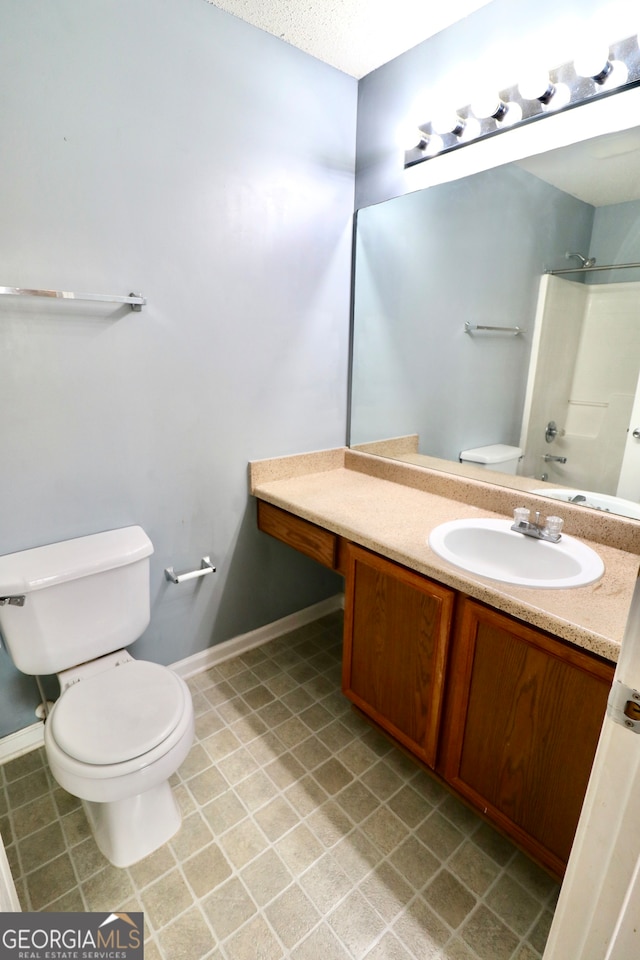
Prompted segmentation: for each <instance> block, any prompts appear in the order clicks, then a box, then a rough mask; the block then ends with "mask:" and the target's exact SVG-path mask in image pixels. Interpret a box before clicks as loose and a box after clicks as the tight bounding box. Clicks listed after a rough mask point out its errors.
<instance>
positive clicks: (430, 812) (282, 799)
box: [0, 614, 558, 960]
mask: <svg viewBox="0 0 640 960" xmlns="http://www.w3.org/2000/svg"><path fill="white" fill-rule="evenodd" d="M341 624H342V619H341V614H332V615H330V616H328V617H324V618H323V619H322V620H319V621H317V622H316V623H314V624H311V625H309V626H306V627H303V628H300V629H298V630H295V631H293V632H290V633H288V634H286V635H283V636H282V637H279V638H278V639H276V640H273V641H271V642H269V643H267V644H265V645H263V646H262V647H259V648H257V649H255V650H252V651H249V652H247V653H245V654H243V655H241V656H237V657H235V658H234V659H231V660H228V661H226V662H223V663H220V664H219V665H217V666H215V667H213V668H212V669H210V670H208V671H207V672H206V673H202V674H199V675H198V676H197V677H195V678H193V679H192V680H191V681H189V682H190V685H191V689H192V692H193V697H194V705H195V709H196V715H197V734H196V737H197V739H196V741H195V743H194V746H193V748H192V750H191V752H190V754H189V756H188V757H187V759H186V761H185V763H184V764H183V766H182V767H181V769H180V770H179V772H178V774H177V775H176V776H175V778H174V780H173V786H174V789H175V792H176V795H177V798H178V800H179V803H180V805H181V808H182V811H183V817H184V821H183V826H182V828H181V830H180V832H179V833H178V834H177V835H176V836H175V837H174V838H173V840H172V841H171V842H170V843H168V844H166V845H165V846H164V847H162V848H161V849H160V850H159V851H157V852H156V853H155V854H152V855H151V856H150V857H148V858H147V859H146V860H144V861H142V862H141V863H138V864H135V865H134V866H132V867H130V868H129V869H126V870H118V869H116V868H115V867H112V866H111V865H110V864H108V863H107V861H106V860H105V859H104V858H103V857H102V855H101V854H100V852H99V851H98V849H97V847H96V845H95V843H94V841H93V838H92V837H91V836H90V834H89V831H88V828H87V823H86V819H85V817H84V813H83V811H82V808H81V806H80V805H79V802H78V801H77V800H76V799H75V798H73V797H70V796H69V795H68V794H67V793H65V792H64V791H63V790H61V789H60V788H59V787H58V786H57V785H56V784H54V783H53V782H52V780H51V777H50V775H49V773H48V770H47V768H46V761H45V758H44V755H43V751H42V750H38V751H34V752H32V753H29V754H27V755H25V756H24V757H20V758H18V759H16V760H13V761H11V762H9V763H7V764H5V765H4V766H3V767H1V768H0V832H1V833H2V836H3V837H4V840H5V844H6V845H7V854H8V856H9V860H10V863H11V866H12V871H13V874H14V877H15V880H16V886H17V888H18V894H19V896H20V900H21V903H22V905H23V908H24V909H25V910H36V911H50V910H63V911H76V910H78V911H83V910H96V911H108V912H111V911H116V910H117V911H135V910H142V911H143V912H144V915H145V927H146V932H145V935H146V946H145V957H146V960H160V958H162V960H182V958H185V960H186V958H188V960H204V958H207V960H214V958H215V960H278V958H282V957H289V958H292V960H361V958H366V960H432V958H433V960H435V958H440V960H537V958H539V957H540V956H541V954H542V952H543V949H544V944H545V941H546V937H547V934H548V929H549V924H550V921H551V918H552V915H553V909H554V906H555V901H556V898H557V892H558V888H557V885H556V884H555V883H554V882H553V880H551V879H550V878H549V877H548V876H547V875H546V874H545V873H544V872H543V871H542V870H540V869H539V868H538V867H536V866H535V865H534V864H532V863H531V862H530V861H529V860H528V859H527V858H526V857H525V856H524V855H523V854H521V853H520V852H518V851H517V850H516V849H515V848H514V847H513V846H512V845H511V844H510V843H509V842H508V841H506V840H505V839H504V838H503V837H502V836H500V835H499V834H498V833H496V832H495V831H494V830H493V829H492V828H491V827H489V826H488V825H486V824H485V823H483V822H482V821H481V820H480V819H479V818H478V817H476V816H475V814H473V813H472V812H471V811H469V810H468V809H467V808H466V807H465V806H463V805H462V804H461V803H460V802H459V801H458V800H457V799H455V798H454V797H453V796H452V795H450V794H449V793H448V792H447V791H446V790H445V789H443V788H442V787H441V786H440V785H439V784H438V783H436V782H435V781H434V780H433V779H432V778H431V777H430V776H429V775H428V774H426V773H425V772H424V771H422V770H421V769H419V768H418V767H416V766H415V765H414V764H413V763H412V762H411V761H410V760H409V759H408V758H406V757H405V756H404V755H403V754H402V753H401V752H400V751H398V750H397V749H396V748H395V747H393V746H392V745H390V744H389V742H388V741H387V740H386V739H385V738H384V737H382V736H381V735H380V734H378V733H377V732H376V731H374V730H372V729H371V727H369V726H368V724H366V723H365V722H364V721H363V720H362V719H361V718H360V717H358V716H357V715H356V714H355V713H354V712H353V711H352V710H351V708H350V705H349V703H348V701H347V700H346V699H345V698H344V697H343V696H342V694H341V693H340V653H341Z"/></svg>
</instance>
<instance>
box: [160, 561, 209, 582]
mask: <svg viewBox="0 0 640 960" xmlns="http://www.w3.org/2000/svg"><path fill="white" fill-rule="evenodd" d="M215 572H216V568H215V567H214V566H213V565H212V563H211V558H210V557H203V558H202V560H201V561H200V569H199V570H189V571H188V572H187V573H178V574H175V573H174V572H173V567H165V571H164V575H165V577H166V578H167V580H169V581H170V582H171V583H184V582H185V580H195V579H196V577H206V575H207V574H208V573H215Z"/></svg>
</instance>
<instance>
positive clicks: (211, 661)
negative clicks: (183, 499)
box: [0, 593, 344, 764]
mask: <svg viewBox="0 0 640 960" xmlns="http://www.w3.org/2000/svg"><path fill="white" fill-rule="evenodd" d="M343 606H344V595H343V594H341V593H338V594H336V595H335V596H333V597H329V598H328V599H327V600H321V601H320V603H314V604H313V605H312V606H310V607H305V608H304V610H298V611H297V613H292V614H290V615H289V616H288V617H282V618H281V619H280V620H274V622H273V623H267V624H265V626H264V627H258V629H257V630H251V631H250V632H249V633H243V634H240V636H238V637H232V638H231V640H225V642H224V643H218V644H217V645H216V646H215V647H210V648H209V649H208V650H203V651H201V653H194V654H193V656H192V657H186V659H184V660H179V661H178V662H177V663H172V664H171V669H172V670H175V672H176V673H177V674H178V675H179V676H181V677H182V678H183V679H185V680H186V679H188V678H189V677H194V676H195V675H196V674H197V673H202V672H203V671H204V670H208V669H209V668H210V667H213V666H214V665H215V664H216V663H222V662H223V660H229V659H231V657H237V656H238V654H239V653H244V652H245V651H246V650H253V648H254V647H260V646H262V644H263V643H268V642H269V640H274V639H275V638H276V637H279V636H280V635H281V634H283V633H288V632H289V631H290V630H296V629H297V628H298V627H304V626H306V624H308V623H313V621H314V620H319V619H320V617H325V616H326V615H327V614H329V613H333V612H334V611H335V610H340V609H341V608H342V607H343ZM43 743H44V723H33V724H31V725H30V726H28V727H24V728H23V729H22V730H17V731H16V732H15V733H10V734H9V735H8V736H6V737H2V738H0V764H2V763H6V762H7V761H8V760H15V758H16V757H21V756H22V754H24V753H29V751H30V750H37V748H38V747H41V746H42V745H43Z"/></svg>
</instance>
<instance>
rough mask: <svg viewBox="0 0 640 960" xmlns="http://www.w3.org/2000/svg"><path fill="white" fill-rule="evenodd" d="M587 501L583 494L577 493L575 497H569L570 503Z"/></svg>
mask: <svg viewBox="0 0 640 960" xmlns="http://www.w3.org/2000/svg"><path fill="white" fill-rule="evenodd" d="M586 499H587V498H586V497H583V495H582V494H581V493H576V495H575V497H569V503H584V502H585V501H586Z"/></svg>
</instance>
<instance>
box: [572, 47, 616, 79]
mask: <svg viewBox="0 0 640 960" xmlns="http://www.w3.org/2000/svg"><path fill="white" fill-rule="evenodd" d="M573 66H574V69H575V71H576V73H577V75H578V76H579V77H591V79H592V80H595V82H596V83H598V84H601V83H604V81H605V80H606V79H607V77H608V76H609V74H610V73H611V71H612V70H613V67H612V66H611V64H610V63H609V50H608V48H607V47H605V46H604V45H603V44H589V45H588V46H585V47H584V48H583V49H582V50H581V51H580V52H579V53H578V54H577V56H576V57H574V60H573Z"/></svg>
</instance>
